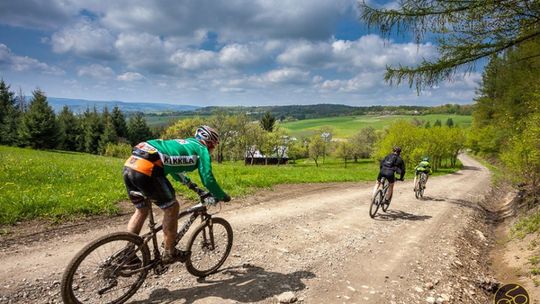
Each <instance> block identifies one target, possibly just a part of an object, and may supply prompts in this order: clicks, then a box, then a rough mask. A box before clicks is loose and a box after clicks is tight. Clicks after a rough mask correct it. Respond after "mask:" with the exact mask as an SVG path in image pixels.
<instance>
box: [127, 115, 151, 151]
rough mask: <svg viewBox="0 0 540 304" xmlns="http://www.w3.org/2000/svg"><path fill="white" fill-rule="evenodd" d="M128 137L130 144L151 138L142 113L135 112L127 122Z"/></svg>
mask: <svg viewBox="0 0 540 304" xmlns="http://www.w3.org/2000/svg"><path fill="white" fill-rule="evenodd" d="M128 137H129V141H130V142H131V144H132V145H135V144H137V143H139V142H141V141H145V140H148V139H150V138H152V131H151V130H150V128H149V127H148V125H147V124H146V120H145V119H144V116H143V114H142V113H136V114H135V115H134V116H132V117H131V118H130V119H129V122H128Z"/></svg>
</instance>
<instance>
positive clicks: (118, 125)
mask: <svg viewBox="0 0 540 304" xmlns="http://www.w3.org/2000/svg"><path fill="white" fill-rule="evenodd" d="M111 116H112V123H113V127H114V130H115V132H116V135H117V136H118V137H119V138H123V139H126V140H127V138H128V132H127V124H126V118H125V117H124V114H122V111H121V110H120V108H118V106H115V107H114V108H113V110H112V114H111Z"/></svg>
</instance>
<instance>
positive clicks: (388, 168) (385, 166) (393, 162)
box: [373, 147, 405, 203]
mask: <svg viewBox="0 0 540 304" xmlns="http://www.w3.org/2000/svg"><path fill="white" fill-rule="evenodd" d="M400 154H401V148H400V147H394V148H393V149H392V153H390V154H388V155H387V156H386V157H385V158H384V159H383V160H382V161H381V164H380V171H379V175H378V176H377V184H375V187H374V188H373V196H374V195H375V193H376V192H377V189H378V188H379V187H380V186H381V179H382V178H383V177H385V178H386V179H387V180H388V183H389V187H388V194H387V200H386V201H385V203H389V202H390V201H391V200H392V194H393V192H394V182H395V180H396V178H395V176H394V174H395V173H399V174H400V177H399V180H400V181H403V180H404V176H405V163H404V162H403V159H402V158H401V156H400Z"/></svg>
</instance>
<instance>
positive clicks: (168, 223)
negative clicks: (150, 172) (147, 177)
mask: <svg viewBox="0 0 540 304" xmlns="http://www.w3.org/2000/svg"><path fill="white" fill-rule="evenodd" d="M153 181H154V187H153V189H154V193H153V194H152V198H154V199H155V201H156V205H158V207H159V208H161V210H162V211H163V221H162V223H163V243H164V247H165V250H166V251H173V250H174V241H175V239H176V231H177V230H178V211H179V209H180V206H179V204H178V201H177V200H176V196H175V193H174V188H173V187H172V185H171V183H170V182H169V180H168V179H167V178H166V177H165V176H163V175H158V176H156V177H154V179H153Z"/></svg>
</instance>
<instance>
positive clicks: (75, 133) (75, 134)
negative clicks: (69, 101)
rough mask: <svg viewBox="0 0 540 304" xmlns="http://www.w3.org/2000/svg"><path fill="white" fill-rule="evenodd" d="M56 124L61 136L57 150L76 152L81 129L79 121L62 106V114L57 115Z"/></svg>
mask: <svg viewBox="0 0 540 304" xmlns="http://www.w3.org/2000/svg"><path fill="white" fill-rule="evenodd" d="M58 124H59V127H60V134H61V137H60V143H59V145H58V148H59V149H61V150H67V151H77V150H78V146H79V140H80V135H81V128H80V124H79V119H78V118H77V116H75V115H74V114H73V112H72V111H71V110H70V109H69V107H68V106H64V107H63V108H62V112H60V114H58Z"/></svg>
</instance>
